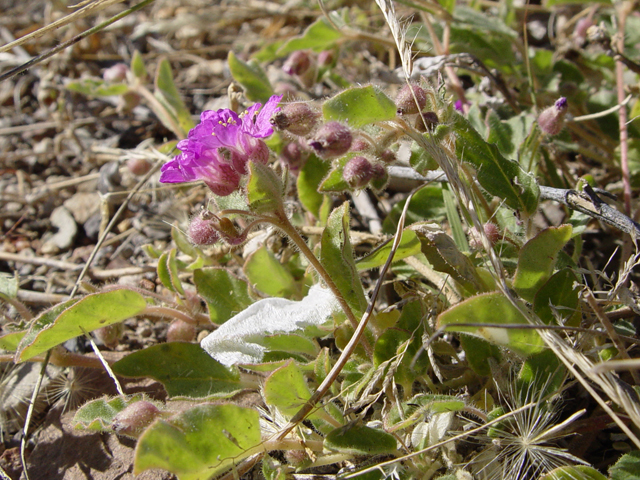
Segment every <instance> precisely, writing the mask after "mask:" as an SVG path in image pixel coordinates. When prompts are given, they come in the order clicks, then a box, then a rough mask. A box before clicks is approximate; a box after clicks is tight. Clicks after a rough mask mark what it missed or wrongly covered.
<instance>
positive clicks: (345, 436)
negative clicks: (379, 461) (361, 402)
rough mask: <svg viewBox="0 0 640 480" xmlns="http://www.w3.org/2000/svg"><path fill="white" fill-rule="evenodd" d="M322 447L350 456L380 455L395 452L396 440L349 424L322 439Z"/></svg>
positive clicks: (362, 426)
mask: <svg viewBox="0 0 640 480" xmlns="http://www.w3.org/2000/svg"><path fill="white" fill-rule="evenodd" d="M324 446H325V447H326V448H328V449H329V450H334V451H337V452H341V453H348V454H350V455H382V454H391V453H394V452H395V451H396V448H397V447H396V439H395V438H394V437H393V436H392V435H389V434H388V433H386V432H383V431H382V430H376V429H375V428H369V427H365V426H364V425H358V424H349V425H345V426H344V427H340V428H336V429H335V430H333V431H332V432H331V433H330V434H329V435H327V436H326V437H325V439H324Z"/></svg>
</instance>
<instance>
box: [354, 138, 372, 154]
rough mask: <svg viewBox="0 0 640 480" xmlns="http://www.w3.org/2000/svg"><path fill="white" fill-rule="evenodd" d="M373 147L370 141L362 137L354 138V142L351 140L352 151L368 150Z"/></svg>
mask: <svg viewBox="0 0 640 480" xmlns="http://www.w3.org/2000/svg"><path fill="white" fill-rule="evenodd" d="M370 148H371V145H370V144H369V142H367V141H366V140H364V139H362V138H354V139H353V142H351V148H349V150H350V151H352V152H366V151H367V150H369V149H370Z"/></svg>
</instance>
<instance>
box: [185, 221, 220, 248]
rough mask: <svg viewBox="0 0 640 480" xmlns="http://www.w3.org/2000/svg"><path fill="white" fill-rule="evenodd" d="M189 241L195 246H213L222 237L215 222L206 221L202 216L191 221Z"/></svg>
mask: <svg viewBox="0 0 640 480" xmlns="http://www.w3.org/2000/svg"><path fill="white" fill-rule="evenodd" d="M188 236H189V241H190V242H191V243H193V244H194V245H213V244H214V243H216V242H217V241H218V240H220V235H219V234H218V230H217V229H216V227H215V222H214V221H213V220H205V219H204V218H202V216H201V215H196V216H195V217H193V218H192V219H191V223H190V224H189V231H188Z"/></svg>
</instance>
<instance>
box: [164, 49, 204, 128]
mask: <svg viewBox="0 0 640 480" xmlns="http://www.w3.org/2000/svg"><path fill="white" fill-rule="evenodd" d="M155 86H156V90H155V93H154V95H155V97H156V98H157V99H158V101H159V102H160V103H161V104H162V106H163V107H164V110H165V112H164V114H163V113H162V112H158V111H156V110H154V113H155V114H156V115H158V117H159V118H160V120H161V121H162V122H163V123H165V122H166V118H165V116H167V117H170V118H171V119H172V120H173V122H174V123H175V122H177V124H178V126H179V131H174V133H175V134H176V135H177V136H178V138H185V137H186V136H187V133H188V132H189V130H191V129H192V128H193V127H194V126H195V124H194V123H193V120H192V119H191V113H190V112H189V109H188V108H187V106H186V105H185V104H184V102H183V101H182V97H181V95H180V92H179V91H178V89H177V88H176V85H175V83H174V81H173V73H172V72H171V64H170V63H169V60H167V59H163V60H162V61H161V62H160V63H159V64H158V70H157V72H156V78H155ZM165 126H167V127H168V128H170V129H172V130H175V129H174V128H173V125H172V123H165Z"/></svg>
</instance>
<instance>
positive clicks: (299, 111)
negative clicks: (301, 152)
mask: <svg viewBox="0 0 640 480" xmlns="http://www.w3.org/2000/svg"><path fill="white" fill-rule="evenodd" d="M318 117H319V114H318V112H316V111H315V110H314V109H312V108H311V107H310V106H309V104H307V103H304V102H296V103H289V104H287V105H285V106H284V107H282V108H281V109H280V111H279V112H277V113H276V114H275V115H274V116H273V117H271V120H270V123H271V125H273V127H274V128H275V129H276V130H286V131H288V132H289V133H292V134H294V135H300V136H301V137H304V136H306V135H309V134H310V133H311V131H312V130H313V129H314V128H315V127H316V125H317V123H318Z"/></svg>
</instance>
